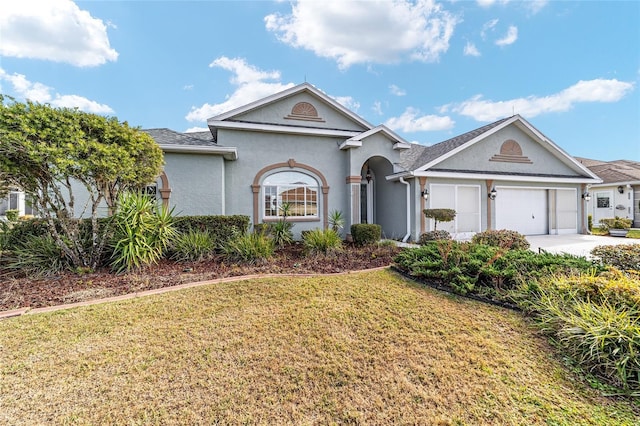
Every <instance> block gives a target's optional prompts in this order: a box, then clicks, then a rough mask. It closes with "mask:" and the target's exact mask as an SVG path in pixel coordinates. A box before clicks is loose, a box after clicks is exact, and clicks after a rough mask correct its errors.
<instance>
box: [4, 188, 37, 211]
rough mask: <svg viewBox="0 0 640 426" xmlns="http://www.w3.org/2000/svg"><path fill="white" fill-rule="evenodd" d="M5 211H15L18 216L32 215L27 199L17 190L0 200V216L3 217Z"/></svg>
mask: <svg viewBox="0 0 640 426" xmlns="http://www.w3.org/2000/svg"><path fill="white" fill-rule="evenodd" d="M7 210H17V211H18V216H25V215H32V214H33V209H32V208H31V204H30V203H29V198H28V197H27V196H26V195H25V193H24V192H22V191H17V190H14V191H9V194H8V195H7V196H6V197H5V198H0V216H2V217H4V216H5V213H6V211H7Z"/></svg>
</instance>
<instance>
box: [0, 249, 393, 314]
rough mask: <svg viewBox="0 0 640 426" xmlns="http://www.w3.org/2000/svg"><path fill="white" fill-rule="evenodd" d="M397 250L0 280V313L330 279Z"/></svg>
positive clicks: (389, 258)
mask: <svg viewBox="0 0 640 426" xmlns="http://www.w3.org/2000/svg"><path fill="white" fill-rule="evenodd" d="M400 250H402V249H401V248H398V247H394V246H385V247H379V246H377V245H372V246H365V247H356V246H353V245H349V246H346V247H345V251H344V252H343V253H341V254H339V255H337V256H305V255H304V253H303V250H302V245H301V244H299V243H298V244H291V245H289V246H287V247H284V248H282V249H279V250H278V251H277V252H276V255H275V256H274V257H273V258H272V260H271V261H269V262H268V263H264V264H259V265H247V264H237V263H229V262H225V261H224V259H223V258H222V257H216V258H214V259H211V260H206V261H201V262H184V263H177V262H173V261H170V260H163V261H161V262H159V263H158V264H156V265H152V266H149V267H147V268H144V269H141V270H137V271H132V272H128V273H123V274H114V273H112V272H110V271H109V270H108V269H102V270H98V271H96V272H93V273H86V274H76V273H73V272H66V273H64V274H59V275H55V276H52V277H46V278H29V277H21V278H18V277H7V276H2V275H0V311H6V310H11V309H19V308H27V307H28V308H42V307H47V306H55V305H62V304H66V303H75V302H82V301H86V300H93V299H100V298H105V297H112V296H119V295H123V294H129V293H136V292H140V291H145V290H153V289H158V288H163V287H169V286H174V285H178V284H184V283H189V282H198V281H206V280H213V279H218V278H226V277H233V276H242V275H253V274H329V273H339V272H348V271H358V270H364V269H371V268H377V267H381V266H388V265H391V264H392V263H393V258H394V256H395V255H396V254H397V253H398V252H400Z"/></svg>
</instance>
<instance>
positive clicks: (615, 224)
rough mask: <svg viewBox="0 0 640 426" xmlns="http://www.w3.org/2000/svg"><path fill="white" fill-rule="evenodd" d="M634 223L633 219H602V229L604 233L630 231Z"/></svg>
mask: <svg viewBox="0 0 640 426" xmlns="http://www.w3.org/2000/svg"><path fill="white" fill-rule="evenodd" d="M632 223H633V220H631V219H627V218H623V217H618V216H616V217H614V218H607V219H600V229H602V230H604V231H608V230H609V229H629V228H631V224H632Z"/></svg>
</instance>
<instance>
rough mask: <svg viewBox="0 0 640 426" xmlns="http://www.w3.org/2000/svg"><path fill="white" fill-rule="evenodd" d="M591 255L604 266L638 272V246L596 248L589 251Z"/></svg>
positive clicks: (639, 260)
mask: <svg viewBox="0 0 640 426" xmlns="http://www.w3.org/2000/svg"><path fill="white" fill-rule="evenodd" d="M591 255H592V256H594V257H596V258H597V259H599V260H600V261H601V262H602V263H603V264H604V265H610V266H614V267H616V268H618V269H622V270H634V271H640V244H620V245H612V246H597V247H594V248H593V250H591Z"/></svg>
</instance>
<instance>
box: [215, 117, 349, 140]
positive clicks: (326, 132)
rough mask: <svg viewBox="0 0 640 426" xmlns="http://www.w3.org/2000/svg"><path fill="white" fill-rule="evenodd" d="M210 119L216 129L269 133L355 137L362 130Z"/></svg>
mask: <svg viewBox="0 0 640 426" xmlns="http://www.w3.org/2000/svg"><path fill="white" fill-rule="evenodd" d="M211 120H212V119H210V121H209V122H208V124H209V126H211V127H214V128H216V129H233V130H254V131H260V132H267V133H288V134H293V135H314V136H338V137H348V138H350V137H353V136H356V135H359V134H360V132H358V131H355V130H335V129H321V128H318V127H299V126H283V125H280V124H263V123H242V122H237V121H211Z"/></svg>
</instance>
